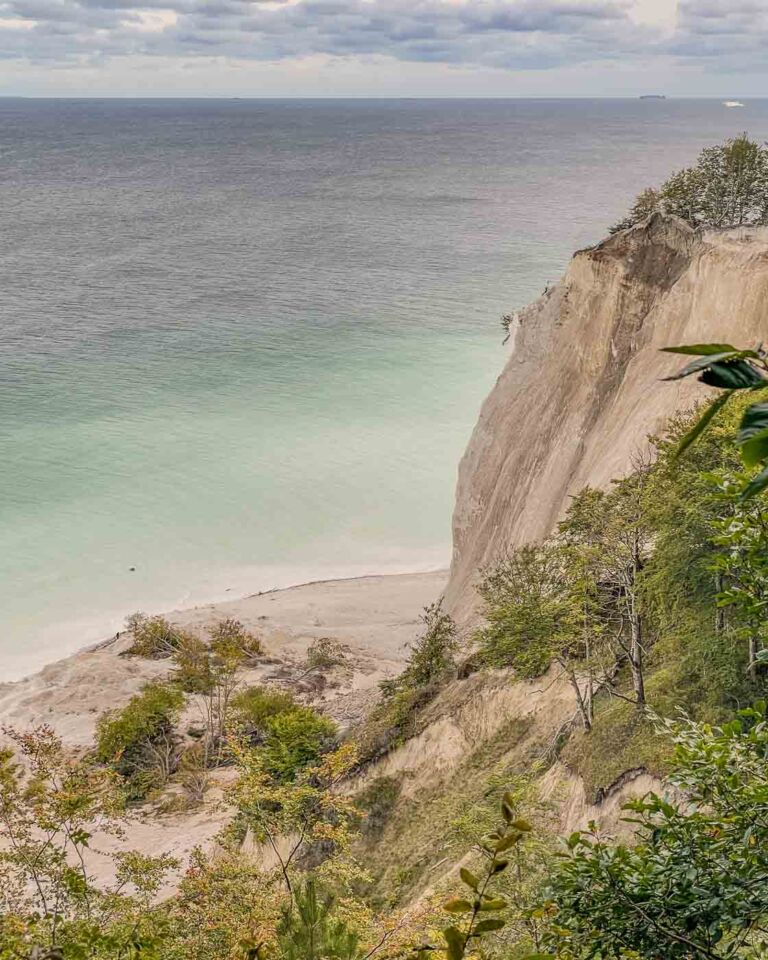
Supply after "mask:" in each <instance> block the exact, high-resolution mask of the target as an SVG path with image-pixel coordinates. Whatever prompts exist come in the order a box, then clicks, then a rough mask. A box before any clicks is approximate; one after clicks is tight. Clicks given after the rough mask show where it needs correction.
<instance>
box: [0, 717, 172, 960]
mask: <svg viewBox="0 0 768 960" xmlns="http://www.w3.org/2000/svg"><path fill="white" fill-rule="evenodd" d="M3 732H4V735H5V737H6V738H7V740H9V741H10V743H11V744H12V747H11V748H8V749H4V750H2V751H0V958H2V960H18V958H28V957H29V958H34V957H38V958H44V957H48V958H50V960H87V958H94V960H129V958H130V960H137V958H138V957H139V956H141V957H156V956H157V952H156V951H157V950H158V949H159V948H160V945H161V944H162V942H163V940H164V937H165V933H166V926H165V921H164V918H163V915H162V911H160V910H158V909H157V907H156V905H155V900H156V897H157V894H158V892H159V890H160V888H161V885H162V883H163V882H164V880H165V876H166V874H167V872H168V871H169V869H171V868H172V867H174V866H175V865H176V864H175V861H174V860H173V859H172V858H170V857H167V856H163V857H149V856H145V855H143V854H140V853H137V852H134V851H120V852H118V853H115V854H112V855H111V859H112V861H113V866H114V872H115V880H114V882H113V883H111V884H109V885H104V884H102V885H98V886H97V885H96V884H95V883H94V881H93V879H92V877H91V872H90V871H91V869H92V867H91V866H89V864H91V863H92V861H91V859H90V858H91V856H92V853H91V846H92V841H93V840H94V837H95V836H97V835H98V834H101V835H102V836H103V835H109V834H113V835H119V834H120V832H121V829H122V823H123V816H122V796H121V791H120V790H119V789H118V788H117V784H116V782H115V778H114V775H112V774H110V773H109V772H108V771H106V770H104V769H103V768H98V767H96V766H94V765H93V764H92V763H89V762H88V761H87V760H82V759H76V758H72V757H69V756H67V754H66V752H65V751H64V748H63V746H62V742H61V740H60V738H59V737H57V736H56V734H55V733H54V732H53V731H52V730H51V729H50V727H46V726H42V727H38V728H37V729H35V730H33V731H31V732H28V733H23V734H22V733H18V732H17V731H15V730H13V729H8V728H6V729H5V730H4V731H3ZM102 856H104V855H103V854H102Z"/></svg>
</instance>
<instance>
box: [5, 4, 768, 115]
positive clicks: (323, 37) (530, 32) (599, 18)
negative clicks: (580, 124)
mask: <svg viewBox="0 0 768 960" xmlns="http://www.w3.org/2000/svg"><path fill="white" fill-rule="evenodd" d="M767 52H768V0H679V2H675V0H0V93H3V94H13V95H18V94H21V95H43V96H46V95H55V96H67V95H72V96H96V95H103V96H143V95H159V96H219V95H221V96H243V97H246V96H265V97H270V96H271V97H279V96H328V97H335V96H512V97H525V96H622V95H627V96H636V95H638V94H640V93H654V92H663V93H666V94H669V95H684V96H716V97H726V96H739V97H745V96H763V95H768V83H767V82H766V81H768V57H767V56H766V53H767Z"/></svg>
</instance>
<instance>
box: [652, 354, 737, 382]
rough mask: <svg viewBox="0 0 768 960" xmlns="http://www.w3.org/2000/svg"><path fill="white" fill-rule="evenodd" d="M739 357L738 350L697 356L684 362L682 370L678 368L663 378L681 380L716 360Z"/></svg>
mask: <svg viewBox="0 0 768 960" xmlns="http://www.w3.org/2000/svg"><path fill="white" fill-rule="evenodd" d="M738 357H739V353H738V351H733V350H729V351H727V352H725V353H715V354H714V355H712V356H707V357H698V358H697V359H696V360H691V362H690V363H688V364H686V365H685V366H684V367H683V369H682V370H678V372H677V373H673V374H672V375H671V376H669V377H663V378H662V379H663V380H682V379H683V378H684V377H690V376H691V374H692V373H698V372H699V371H700V370H706V369H707V368H708V367H711V366H713V365H714V364H715V363H717V362H718V361H723V360H732V361H734V362H736V361H737V359H738Z"/></svg>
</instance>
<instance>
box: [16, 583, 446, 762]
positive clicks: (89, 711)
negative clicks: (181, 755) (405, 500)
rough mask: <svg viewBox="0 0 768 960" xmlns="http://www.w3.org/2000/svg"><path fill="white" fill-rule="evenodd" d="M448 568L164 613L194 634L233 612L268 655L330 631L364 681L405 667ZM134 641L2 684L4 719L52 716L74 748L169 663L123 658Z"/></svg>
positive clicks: (115, 641)
mask: <svg viewBox="0 0 768 960" xmlns="http://www.w3.org/2000/svg"><path fill="white" fill-rule="evenodd" d="M447 580H448V571H447V570H445V569H443V570H431V571H418V572H406V573H384V574H381V573H380V574H373V575H367V576H359V577H346V578H331V579H323V580H315V581H309V582H306V583H301V584H296V585H295V586H291V587H285V588H274V589H272V590H267V591H261V592H257V593H253V594H250V595H247V596H242V597H239V598H237V599H231V600H223V601H219V602H215V603H213V602H212V603H203V604H198V605H196V606H191V607H185V608H182V609H178V610H172V611H170V612H168V613H165V614H164V616H166V617H167V618H168V619H169V620H171V621H172V622H173V623H175V624H176V625H178V626H179V627H182V628H184V629H187V630H190V631H192V632H197V633H204V632H205V630H206V628H207V627H208V626H210V625H211V624H212V623H214V622H216V620H220V619H225V618H227V617H233V618H234V619H237V620H240V621H241V622H242V623H243V624H244V625H245V627H246V628H247V629H249V630H251V631H252V632H254V633H256V634H257V635H258V636H259V637H260V639H261V640H262V642H263V643H264V646H265V648H266V650H267V651H268V652H269V653H270V654H279V656H280V657H281V658H283V659H286V660H288V661H291V660H293V661H296V662H298V661H299V660H300V659H301V658H302V656H303V655H304V654H305V653H306V649H307V647H308V646H309V644H310V643H312V642H313V641H314V640H316V639H318V638H319V637H326V636H327V637H332V638H333V639H336V640H339V641H340V642H342V643H343V644H344V645H345V647H346V648H347V649H348V650H349V651H350V655H351V656H352V657H353V659H354V661H355V664H356V671H357V672H359V673H360V676H361V678H363V679H361V681H360V683H359V687H360V689H361V690H362V689H368V688H372V687H373V686H375V685H376V684H377V683H378V681H379V680H380V679H382V678H383V677H385V676H390V675H392V674H394V673H396V672H398V670H399V669H400V667H401V665H402V663H403V662H404V659H405V656H406V655H407V648H408V644H409V643H410V642H411V641H412V640H413V639H414V638H415V636H416V635H417V632H418V629H419V616H420V614H421V612H422V610H423V608H424V607H425V606H427V605H428V604H430V603H432V602H434V601H435V600H436V599H438V597H439V596H441V595H442V593H443V591H444V589H445V585H446V583H447ZM129 644H130V641H129V639H128V638H127V637H125V636H122V635H121V636H120V637H119V638H117V637H111V638H103V639H101V640H99V641H97V642H95V643H91V644H87V645H85V646H83V647H81V648H80V649H79V650H78V651H77V652H75V653H72V654H69V655H68V656H64V657H62V658H59V659H56V660H53V661H50V662H48V663H47V664H45V665H44V666H43V667H41V668H40V669H38V670H36V671H33V672H31V673H30V674H27V675H26V676H24V677H22V678H20V679H17V680H11V681H6V682H3V683H0V723H1V724H4V725H10V726H16V727H19V728H25V727H26V728H28V727H30V726H35V725H38V724H40V723H50V724H51V725H52V726H53V727H54V728H55V729H56V731H57V732H58V733H59V734H60V735H61V736H62V737H63V738H64V740H65V742H67V743H69V744H71V745H73V746H86V745H87V744H88V743H90V741H91V738H92V736H93V731H94V729H95V724H96V720H97V719H98V717H99V716H100V715H101V713H103V712H105V711H106V710H109V709H113V708H114V707H117V706H120V705H122V704H123V703H125V702H127V700H128V699H130V697H131V696H133V694H134V693H136V692H137V691H138V689H140V687H141V686H142V685H143V684H144V683H146V682H147V681H149V680H151V679H154V678H157V677H162V676H164V675H166V674H167V673H168V672H169V670H170V668H171V662H170V661H168V660H145V659H143V658H138V657H130V658H128V657H121V656H120V654H121V653H123V652H124V651H125V649H127V647H128V646H129Z"/></svg>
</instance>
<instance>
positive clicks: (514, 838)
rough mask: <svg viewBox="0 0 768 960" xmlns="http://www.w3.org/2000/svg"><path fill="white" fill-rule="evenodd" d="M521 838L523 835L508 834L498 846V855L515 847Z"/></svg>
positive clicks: (516, 833)
mask: <svg viewBox="0 0 768 960" xmlns="http://www.w3.org/2000/svg"><path fill="white" fill-rule="evenodd" d="M520 837H522V834H521V833H518V832H515V833H508V834H507V835H506V837H502V838H501V840H499V842H498V843H497V844H496V853H504V851H505V850H509V848H510V847H514V845H515V844H516V843H518V842H519V841H520Z"/></svg>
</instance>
